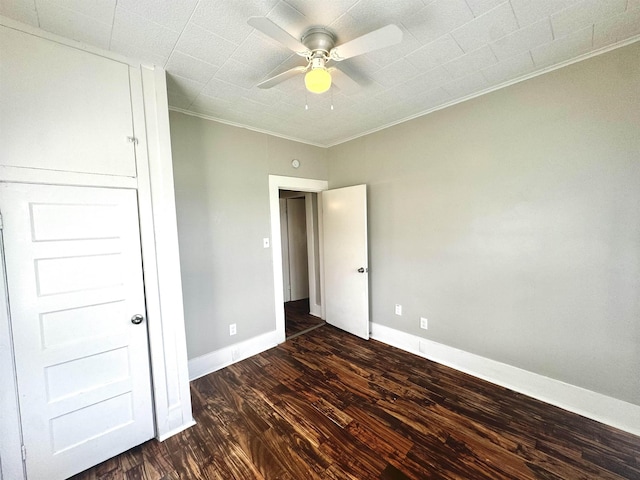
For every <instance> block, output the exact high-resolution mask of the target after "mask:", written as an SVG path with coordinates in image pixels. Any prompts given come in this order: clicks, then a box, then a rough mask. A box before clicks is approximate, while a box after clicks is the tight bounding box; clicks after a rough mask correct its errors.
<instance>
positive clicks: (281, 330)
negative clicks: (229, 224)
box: [269, 175, 329, 343]
mask: <svg viewBox="0 0 640 480" xmlns="http://www.w3.org/2000/svg"><path fill="white" fill-rule="evenodd" d="M281 189H282V190H296V191H299V192H308V193H319V192H323V191H325V190H328V189H329V182H328V181H327V180H314V179H311V178H299V177H283V176H280V175H269V210H270V213H271V254H272V260H273V287H274V288H273V290H274V301H275V315H276V338H277V341H278V343H283V342H284V341H285V340H286V332H285V318H284V293H283V289H284V280H283V276H282V238H281V235H280V190H281ZM319 203H320V202H318V204H319ZM321 226H322V215H321V212H318V230H319V232H322V228H321ZM319 249H320V292H321V296H322V294H323V293H324V285H323V283H324V272H323V269H322V236H321V235H319ZM309 288H311V285H309ZM322 305H323V307H322V318H324V302H322Z"/></svg>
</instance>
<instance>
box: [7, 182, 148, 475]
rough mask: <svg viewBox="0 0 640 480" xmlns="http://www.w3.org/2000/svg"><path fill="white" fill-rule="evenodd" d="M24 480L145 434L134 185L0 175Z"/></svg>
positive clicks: (91, 458)
mask: <svg viewBox="0 0 640 480" xmlns="http://www.w3.org/2000/svg"><path fill="white" fill-rule="evenodd" d="M0 211H1V212H2V216H3V231H2V234H3V239H4V247H5V260H6V274H7V284H8V292H9V302H10V314H11V324H12V331H13V341H14V342H13V343H14V349H15V364H16V373H17V379H18V391H19V399H20V412H21V419H22V431H23V440H24V445H25V447H26V452H27V453H26V470H27V475H28V476H29V478H33V479H39V478H47V479H57V478H66V477H68V476H71V475H73V474H75V473H78V472H80V471H82V470H84V469H86V468H88V467H90V466H93V465H96V464H98V463H100V462H102V461H104V460H106V459H108V458H110V457H112V456H114V455H117V454H118V453H121V452H122V451H125V450H127V449H129V448H131V447H133V446H135V445H138V444H140V443H142V442H144V441H146V440H148V439H150V438H152V437H153V435H154V425H153V410H152V399H151V385H150V371H149V352H148V337H147V327H146V319H145V320H144V321H143V322H142V323H141V324H139V325H134V324H133V323H132V322H131V317H132V316H133V315H134V314H141V315H143V317H144V316H145V303H144V290H143V279H142V264H141V257H140V238H139V226H138V215H137V198H136V192H135V191H134V190H124V189H107V188H89V187H60V186H49V185H30V184H9V183H0Z"/></svg>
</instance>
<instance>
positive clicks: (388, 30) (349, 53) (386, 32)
mask: <svg viewBox="0 0 640 480" xmlns="http://www.w3.org/2000/svg"><path fill="white" fill-rule="evenodd" d="M401 41H402V30H400V28H398V26H397V25H394V24H390V25H387V26H386V27H382V28H379V29H378V30H374V31H373V32H369V33H367V34H365V35H362V36H361V37H358V38H354V39H353V40H350V41H348V42H347V43H343V44H342V45H338V46H337V47H333V48H332V49H331V52H329V55H330V56H331V58H332V59H333V60H335V61H336V62H340V61H342V60H346V59H347V58H351V57H355V56H356V55H362V54H363V53H369V52H373V51H374V50H379V49H381V48H384V47H389V46H391V45H395V44H396V43H400V42H401Z"/></svg>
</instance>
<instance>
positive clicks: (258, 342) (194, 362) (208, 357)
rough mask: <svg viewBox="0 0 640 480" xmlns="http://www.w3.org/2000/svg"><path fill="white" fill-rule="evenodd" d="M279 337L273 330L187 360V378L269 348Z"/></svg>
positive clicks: (222, 366)
mask: <svg viewBox="0 0 640 480" xmlns="http://www.w3.org/2000/svg"><path fill="white" fill-rule="evenodd" d="M279 338H280V336H279V335H278V332H277V331H276V330H273V331H271V332H267V333H263V334H262V335H258V336H257V337H253V338H250V339H249V340H245V341H243V342H239V343H236V344H234V345H230V346H228V347H224V348H221V349H220V350H216V351H215V352H211V353H207V354H205V355H201V356H199V357H196V358H192V359H191V360H189V380H195V379H196V378H200V377H204V376H205V375H208V374H209V373H212V372H215V371H216V370H220V369H221V368H224V367H227V366H229V365H231V364H233V363H236V362H239V361H240V360H244V359H245V358H249V357H251V356H253V355H257V354H258V353H262V352H264V351H265V350H269V349H270V348H273V347H275V346H276V345H278V343H280V342H279Z"/></svg>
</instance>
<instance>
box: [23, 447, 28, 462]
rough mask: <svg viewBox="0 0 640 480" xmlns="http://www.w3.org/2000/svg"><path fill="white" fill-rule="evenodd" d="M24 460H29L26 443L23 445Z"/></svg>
mask: <svg viewBox="0 0 640 480" xmlns="http://www.w3.org/2000/svg"><path fill="white" fill-rule="evenodd" d="M22 461H23V462H26V461H27V447H25V446H24V445H22Z"/></svg>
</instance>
